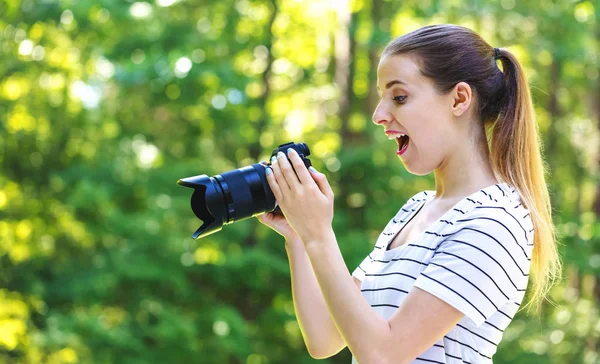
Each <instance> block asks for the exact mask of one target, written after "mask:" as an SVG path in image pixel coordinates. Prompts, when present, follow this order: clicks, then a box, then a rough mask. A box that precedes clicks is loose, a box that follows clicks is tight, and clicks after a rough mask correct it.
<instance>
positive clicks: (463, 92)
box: [452, 82, 472, 116]
mask: <svg viewBox="0 0 600 364" xmlns="http://www.w3.org/2000/svg"><path fill="white" fill-rule="evenodd" d="M452 94H453V96H454V105H453V106H452V112H453V113H454V115H455V116H461V115H463V114H464V113H465V112H466V111H467V110H468V109H469V106H470V105H471V100H472V93H471V86H469V84H468V83H466V82H459V83H457V84H456V86H454V89H453V90H452Z"/></svg>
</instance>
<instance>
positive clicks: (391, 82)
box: [377, 80, 406, 90]
mask: <svg viewBox="0 0 600 364" xmlns="http://www.w3.org/2000/svg"><path fill="white" fill-rule="evenodd" d="M399 83H401V84H403V85H406V83H404V82H402V81H400V80H392V81H390V82H388V83H387V84H386V85H385V88H386V89H388V88H390V87H392V86H394V85H396V84H399ZM377 89H378V90H380V88H379V86H377Z"/></svg>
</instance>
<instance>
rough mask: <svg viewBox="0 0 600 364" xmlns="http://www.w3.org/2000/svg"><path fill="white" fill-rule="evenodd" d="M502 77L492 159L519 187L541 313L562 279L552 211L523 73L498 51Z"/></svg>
mask: <svg viewBox="0 0 600 364" xmlns="http://www.w3.org/2000/svg"><path fill="white" fill-rule="evenodd" d="M496 54H497V56H498V60H500V62H501V65H502V70H503V73H504V86H505V88H504V97H503V102H502V103H503V106H504V107H503V108H502V111H501V112H500V115H499V116H498V120H497V121H496V122H495V123H494V127H493V130H492V135H491V150H490V160H491V163H492V168H493V170H494V171H495V172H496V173H497V174H498V175H499V177H500V178H501V179H502V180H503V181H505V182H508V183H510V184H512V185H513V186H515V187H516V188H517V190H518V191H519V193H520V195H521V198H522V200H523V204H524V205H525V207H526V208H527V209H529V212H530V214H531V215H530V216H531V219H532V222H533V227H534V242H533V244H534V246H533V257H532V260H531V272H532V277H531V278H532V279H533V283H532V288H533V291H532V292H530V299H529V302H528V303H527V305H526V307H527V306H529V305H531V304H533V305H534V309H535V310H537V309H539V306H540V303H541V301H542V300H543V299H544V298H545V297H546V295H547V293H548V290H549V289H550V287H551V286H552V285H553V284H554V283H555V282H556V281H557V279H559V278H560V272H561V262H560V259H559V256H558V250H557V246H556V245H557V242H556V233H555V228H554V225H553V223H552V207H551V204H550V196H549V193H548V188H547V186H546V180H545V170H546V166H545V165H544V162H543V159H542V152H541V145H540V141H539V133H538V128H537V123H536V118H535V113H534V110H533V104H532V101H531V94H530V91H529V86H528V84H527V79H526V77H525V74H524V72H523V68H522V67H521V65H520V64H519V62H518V61H517V59H516V58H515V56H514V55H513V54H512V53H510V52H509V51H507V50H505V49H499V50H498V51H496Z"/></svg>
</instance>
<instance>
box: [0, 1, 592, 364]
mask: <svg viewBox="0 0 600 364" xmlns="http://www.w3.org/2000/svg"><path fill="white" fill-rule="evenodd" d="M599 19H600V4H599V3H598V2H592V1H568V0H520V1H516V0H501V1H483V0H467V1H455V0H418V1H413V0H406V1H392V0H390V1H370V0H351V1H347V0H328V1H320V0H305V1H300V0H235V1H234V0H221V1H200V0H198V1H193V0H179V1H178V0H156V1H155V2H154V1H149V2H144V1H138V2H134V1H122V0H78V1H75V0H39V1H34V0H22V1H21V0H0V115H1V116H2V120H1V122H0V363H247V364H265V363H283V362H286V363H312V362H315V360H314V359H312V358H311V357H310V356H309V354H308V353H307V350H306V348H305V346H304V344H303V341H302V337H301V333H300V330H299V327H298V324H297V321H296V317H295V315H294V308H293V302H292V296H291V286H290V274H289V265H288V261H287V256H286V252H285V248H284V241H283V239H282V238H281V237H280V236H279V235H277V234H276V233H274V232H273V231H271V230H269V229H268V228H266V227H265V226H262V225H261V224H260V223H259V222H258V221H257V219H256V218H251V219H248V220H245V221H240V222H237V223H235V224H231V225H227V226H225V227H224V228H223V230H222V231H220V232H218V233H216V234H213V235H210V236H208V237H206V238H204V239H201V240H198V241H194V240H193V239H192V238H191V237H190V236H191V233H192V232H193V231H194V230H195V229H196V228H197V227H198V226H199V223H200V221H199V220H197V219H196V218H195V216H194V215H193V214H192V212H191V210H190V204H189V199H190V195H191V190H189V189H187V188H183V187H180V186H177V185H176V183H175V182H176V180H177V179H179V178H182V177H188V176H193V175H199V174H207V175H211V176H212V175H214V174H217V173H222V172H225V171H228V170H232V169H235V168H240V167H243V166H247V165H250V164H253V163H256V162H258V161H261V160H265V159H267V157H268V156H269V155H270V152H271V151H272V150H273V148H275V147H276V146H277V145H278V144H281V143H284V142H287V141H296V142H299V141H304V142H306V143H307V144H308V145H309V146H310V148H311V151H312V153H311V156H310V158H311V160H312V161H313V164H314V165H315V167H316V168H317V169H318V170H321V171H324V172H325V173H326V174H327V177H328V179H329V181H330V183H331V184H332V187H333V188H334V192H335V196H336V199H335V217H334V230H335V231H336V233H337V237H338V241H339V244H340V249H341V250H342V253H343V255H344V259H345V261H346V263H347V265H348V269H349V271H350V272H351V271H353V270H354V269H355V268H356V266H357V265H358V263H359V262H360V261H361V260H362V259H363V258H364V257H365V255H366V254H367V253H368V252H369V251H370V250H371V249H372V246H373V244H374V242H375V240H376V238H377V236H378V235H379V233H380V231H381V230H382V229H383V227H384V226H385V224H386V223H387V221H389V219H390V218H391V217H393V216H394V215H395V213H396V212H397V211H398V209H399V208H400V207H401V205H402V204H403V203H404V201H406V200H407V199H408V198H409V197H410V196H411V195H413V194H414V193H416V192H417V191H420V190H423V189H432V188H433V187H434V185H433V179H432V176H431V175H430V176H423V177H416V176H413V175H411V174H409V173H408V172H406V170H405V169H404V168H403V166H402V164H401V163H400V161H398V159H397V156H396V155H395V151H396V144H395V143H394V142H392V141H388V140H387V139H386V137H385V136H384V134H383V133H382V129H381V127H377V126H375V125H374V124H372V122H371V115H372V112H373V110H374V107H375V105H376V103H377V101H378V95H377V91H376V88H375V87H376V83H375V79H376V66H377V62H378V56H379V53H380V52H381V50H382V48H383V47H384V46H385V44H386V43H387V42H388V41H389V40H390V39H392V38H393V37H395V36H398V35H401V34H403V33H406V32H408V31H411V30H415V29H417V28H418V27H420V26H424V25H428V24H435V23H455V24H460V25H464V26H468V27H471V28H472V29H474V30H476V31H477V32H479V33H480V34H481V35H482V36H483V37H484V38H485V39H486V40H487V41H488V42H489V43H490V44H491V45H493V46H495V47H506V48H508V49H509V50H511V51H513V52H515V53H516V54H517V55H518V57H519V59H520V60H521V61H522V62H523V64H524V65H525V67H526V72H527V75H528V77H529V81H530V84H531V87H532V94H533V99H534V102H535V105H536V112H537V116H538V122H539V129H540V131H541V133H542V141H543V144H544V153H545V157H546V161H547V165H548V173H549V175H548V178H549V183H550V190H551V196H552V201H553V206H554V221H555V224H556V226H557V229H558V233H559V237H560V244H561V245H560V253H561V257H562V259H563V261H564V268H565V269H564V272H563V273H564V274H563V279H562V281H561V282H560V284H559V285H557V286H556V287H555V288H554V289H553V291H552V294H551V300H552V303H547V304H545V305H544V306H543V308H542V310H541V313H540V314H539V315H538V316H531V315H527V314H526V312H519V313H518V314H517V315H516V317H515V319H514V321H513V322H512V324H511V325H510V326H509V327H508V329H507V330H506V332H505V334H504V340H503V341H502V343H501V345H500V346H499V348H498V353H497V354H496V355H495V357H494V359H495V362H496V363H515V364H525V363H599V362H600V356H599V354H598V349H599V346H600V317H599V312H598V304H599V300H600V284H599V283H598V277H599V275H600V223H599V222H598V215H599V214H600V183H599V181H600V179H599V176H600V175H599V170H598V163H599V161H598V158H599V154H600V130H599V129H600V78H599V72H600V57H599V56H598V55H599V54H600V23H599ZM350 360H351V354H350V352H349V351H348V349H344V350H343V351H341V352H340V353H339V354H337V355H336V356H334V357H332V358H329V359H326V360H323V361H322V362H323V363H349V362H350Z"/></svg>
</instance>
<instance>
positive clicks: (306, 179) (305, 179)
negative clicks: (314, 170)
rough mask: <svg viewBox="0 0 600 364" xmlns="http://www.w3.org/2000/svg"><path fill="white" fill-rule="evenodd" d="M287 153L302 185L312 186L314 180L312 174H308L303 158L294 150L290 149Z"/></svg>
mask: <svg viewBox="0 0 600 364" xmlns="http://www.w3.org/2000/svg"><path fill="white" fill-rule="evenodd" d="M287 152H288V158H289V159H290V162H291V163H292V166H294V169H295V170H296V175H297V176H298V179H299V180H300V183H302V184H303V185H305V186H310V185H311V184H312V183H313V179H312V177H311V176H310V173H308V170H307V169H306V166H305V165H304V161H303V160H302V158H300V156H299V155H298V153H297V152H296V151H295V150H294V149H292V148H289V149H288V150H287Z"/></svg>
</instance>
